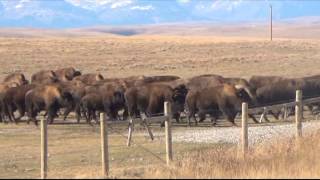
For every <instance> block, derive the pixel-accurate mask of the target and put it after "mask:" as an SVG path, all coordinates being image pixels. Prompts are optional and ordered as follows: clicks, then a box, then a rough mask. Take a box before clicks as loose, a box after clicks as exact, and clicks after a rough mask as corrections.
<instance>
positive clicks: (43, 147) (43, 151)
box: [41, 117, 48, 179]
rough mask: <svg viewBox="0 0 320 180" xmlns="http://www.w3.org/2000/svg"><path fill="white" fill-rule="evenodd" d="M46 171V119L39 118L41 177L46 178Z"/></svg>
mask: <svg viewBox="0 0 320 180" xmlns="http://www.w3.org/2000/svg"><path fill="white" fill-rule="evenodd" d="M47 173H48V129H47V119H46V118H45V117H42V119H41V179H46V178H47Z"/></svg>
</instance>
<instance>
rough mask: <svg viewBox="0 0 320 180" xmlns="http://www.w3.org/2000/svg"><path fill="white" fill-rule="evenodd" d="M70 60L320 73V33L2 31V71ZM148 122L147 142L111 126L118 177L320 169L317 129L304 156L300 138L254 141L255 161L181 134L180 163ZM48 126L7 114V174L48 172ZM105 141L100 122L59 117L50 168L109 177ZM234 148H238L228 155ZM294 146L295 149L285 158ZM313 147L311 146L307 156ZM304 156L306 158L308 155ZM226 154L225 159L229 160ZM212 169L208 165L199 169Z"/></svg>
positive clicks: (2, 168) (115, 67)
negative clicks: (44, 156)
mask: <svg viewBox="0 0 320 180" xmlns="http://www.w3.org/2000/svg"><path fill="white" fill-rule="evenodd" d="M69 66H72V67H75V68H77V69H80V70H81V71H82V72H83V73H101V74H102V75H104V77H105V78H108V77H126V76H131V75H164V74H170V75H178V76H181V77H192V76H194V75H200V74H209V73H214V74H221V75H223V76H227V77H244V78H249V77H250V76H252V75H280V76H286V77H302V76H308V75H314V74H320V40H319V39H312V38H310V39H285V38H278V39H274V41H272V42H270V41H269V40H268V39H265V38H261V37H221V36H176V35H136V36H130V37H129V36H128V37H124V36H113V35H110V36H91V37H27V38H26V37H25V38H23V37H19V38H17V37H2V38H0V67H1V68H0V77H1V79H2V78H3V77H4V76H5V75H7V74H8V73H11V72H22V73H25V75H26V76H27V78H28V79H30V76H31V74H32V73H34V72H36V71H40V70H44V69H47V70H49V69H58V68H62V67H69ZM153 128H154V130H156V131H157V132H160V130H161V131H164V130H163V129H159V128H158V126H157V127H153ZM184 129H185V128H183V127H176V128H174V130H179V131H184ZM119 131H120V134H119V133H117V132H119ZM141 132H144V131H142V130H139V129H138V131H137V132H136V133H137V136H134V139H135V142H137V145H134V146H133V147H131V148H127V147H126V146H125V144H126V139H125V137H123V135H126V133H127V131H126V126H123V127H119V128H118V129H117V130H111V131H110V146H111V149H110V154H111V161H110V163H111V177H115V178H128V177H130V178H145V177H151V178H161V177H165V178H167V177H171V178H183V177H188V178H203V177H204V178H208V177H211V178H214V177H222V178H225V177H233V178H235V177H250V178H255V177H293V178H295V177H301V176H304V175H305V176H307V177H319V175H320V174H319V171H318V170H319V163H318V162H319V161H318V162H316V161H315V160H314V159H318V160H319V156H318V153H317V151H318V150H320V148H319V146H317V145H316V144H319V143H318V142H319V141H318V140H316V139H317V138H315V137H319V136H318V135H317V136H316V135H314V136H315V137H313V136H312V137H310V140H308V141H306V144H307V145H309V146H310V147H314V148H312V151H311V154H310V153H307V152H306V151H307V150H306V149H302V150H301V152H300V151H299V153H298V156H294V152H292V146H291V145H288V144H287V143H284V145H282V146H279V147H278V148H276V149H275V150H276V151H274V152H273V150H274V149H270V148H269V149H267V150H264V151H259V150H256V151H255V150H254V152H253V155H252V157H251V159H250V161H249V162H250V163H248V162H244V161H243V160H238V159H237V158H236V157H235V156H234V155H235V153H234V152H235V151H234V149H235V148H236V147H234V146H232V145H231V146H230V145H229V144H222V145H221V144H220V145H217V144H193V143H175V144H174V152H175V162H176V163H175V165H174V167H172V168H171V169H167V168H166V167H165V163H164V161H165V154H164V153H165V146H164V140H163V138H161V137H156V140H155V141H154V142H150V140H149V139H148V137H147V136H145V135H141ZM39 134H40V130H39V128H36V127H34V126H33V125H26V124H23V123H22V124H19V125H13V124H9V125H5V124H0V178H24V177H26V178H38V177H39V176H40V171H39V170H40V156H39V153H40V137H39ZM99 143H100V138H99V127H98V126H94V127H91V126H89V125H86V124H81V125H52V126H49V154H50V156H49V177H50V178H99V177H100V145H99ZM308 143H309V144H308ZM311 145H312V146H311ZM272 147H273V146H272ZM221 149H222V150H221ZM215 150H217V151H215ZM223 150H225V152H222V151H223ZM200 152H201V153H200ZM227 152H229V154H232V155H231V156H227V155H226V153H227ZM285 153H288V154H287V155H286V156H284V157H283V158H280V161H278V157H279V156H281V155H283V154H285ZM306 154H308V156H304V155H306ZM207 157H211V158H212V159H210V158H207ZM297 157H306V158H304V159H303V158H302V159H303V161H299V158H297ZM213 158H215V159H213ZM310 160H312V161H310ZM198 162H203V163H198ZM267 162H268V163H267ZM219 163H222V164H223V165H221V166H220V167H219V165H220V164H219ZM260 163H262V164H263V163H265V164H264V165H263V166H262V167H263V168H265V169H262V167H260V165H261V164H260ZM290 163H291V164H290ZM293 163H297V164H294V165H293ZM291 165H292V166H291ZM306 165H307V166H306ZM213 166H215V167H219V168H214V167H213ZM210 167H211V168H212V169H210ZM242 167H247V168H249V169H250V171H251V173H249V172H248V173H241V172H240V170H238V171H231V170H230V168H231V169H232V168H233V169H236V168H240V169H241V168H242ZM299 167H304V168H303V170H306V172H305V173H304V174H303V173H301V174H296V173H295V174H292V173H291V172H293V171H295V170H297V169H299ZM306 167H309V170H310V171H309V172H307V170H308V168H306ZM275 168H280V169H275ZM286 168H288V169H286ZM202 170H204V171H203V172H204V173H203V174H199V173H200V172H202ZM195 172H197V173H195ZM268 172H272V173H274V174H268Z"/></svg>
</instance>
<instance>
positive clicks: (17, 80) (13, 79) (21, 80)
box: [3, 73, 29, 86]
mask: <svg viewBox="0 0 320 180" xmlns="http://www.w3.org/2000/svg"><path fill="white" fill-rule="evenodd" d="M3 83H4V84H8V85H10V84H15V85H16V86H21V85H24V84H28V83H29V81H28V80H27V79H26V78H25V76H24V74H22V73H12V74H9V75H8V76H6V77H5V78H4V79H3Z"/></svg>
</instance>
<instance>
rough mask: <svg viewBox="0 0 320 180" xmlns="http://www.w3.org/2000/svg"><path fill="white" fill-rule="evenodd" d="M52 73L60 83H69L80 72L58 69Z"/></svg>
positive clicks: (70, 68)
mask: <svg viewBox="0 0 320 180" xmlns="http://www.w3.org/2000/svg"><path fill="white" fill-rule="evenodd" d="M54 72H55V74H56V76H57V77H58V79H59V80H60V81H71V80H72V79H73V78H74V77H76V76H80V75H81V72H80V71H77V70H76V69H74V68H73V67H68V68H62V69H58V70H56V71H54Z"/></svg>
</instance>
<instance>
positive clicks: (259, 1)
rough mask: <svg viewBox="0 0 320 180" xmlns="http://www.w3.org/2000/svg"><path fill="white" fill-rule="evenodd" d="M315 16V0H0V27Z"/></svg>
mask: <svg viewBox="0 0 320 180" xmlns="http://www.w3.org/2000/svg"><path fill="white" fill-rule="evenodd" d="M270 4H271V5H272V6H273V16H274V20H275V21H277V20H287V19H292V18H297V17H305V16H313V17H314V16H315V17H317V16H319V17H320V0H0V27H36V28H79V27H90V26H103V25H112V26H117V25H137V24H163V23H188V22H215V23H225V22H244V21H246V22H247V21H249V22H264V21H267V20H268V18H269V5H270Z"/></svg>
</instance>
